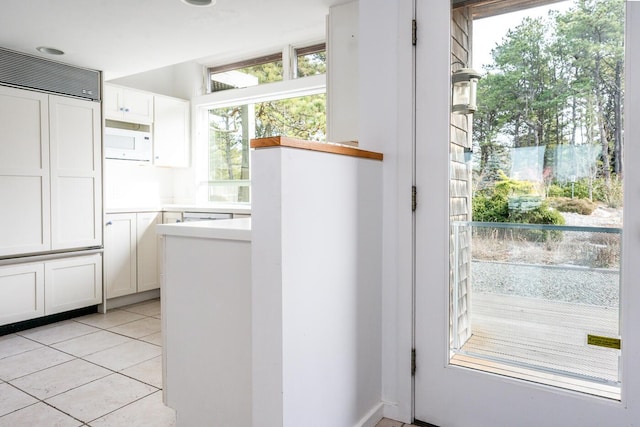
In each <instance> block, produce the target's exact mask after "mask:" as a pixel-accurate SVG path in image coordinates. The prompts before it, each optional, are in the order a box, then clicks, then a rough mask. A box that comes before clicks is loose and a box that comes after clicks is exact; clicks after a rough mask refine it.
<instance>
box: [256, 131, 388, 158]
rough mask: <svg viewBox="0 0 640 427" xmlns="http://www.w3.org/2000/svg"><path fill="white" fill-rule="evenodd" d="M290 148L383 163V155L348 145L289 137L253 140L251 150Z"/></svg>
mask: <svg viewBox="0 0 640 427" xmlns="http://www.w3.org/2000/svg"><path fill="white" fill-rule="evenodd" d="M268 147H289V148H300V149H302V150H311V151H321V152H324V153H333V154H340V155H343V156H352V157H361V158H365V159H372V160H380V161H382V158H383V156H382V153H376V152H373V151H366V150H361V149H359V148H354V147H350V146H347V145H341V144H336V143H332V142H315V141H305V140H303V139H296V138H289V137H287V136H273V137H268V138H256V139H252V140H251V148H268Z"/></svg>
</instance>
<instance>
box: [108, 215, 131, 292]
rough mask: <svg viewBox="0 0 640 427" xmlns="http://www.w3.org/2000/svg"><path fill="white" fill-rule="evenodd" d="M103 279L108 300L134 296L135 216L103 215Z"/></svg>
mask: <svg viewBox="0 0 640 427" xmlns="http://www.w3.org/2000/svg"><path fill="white" fill-rule="evenodd" d="M105 218H106V223H105V227H104V277H105V291H106V293H107V298H115V297H119V296H123V295H129V294H132V293H135V292H136V289H137V284H136V280H137V274H136V264H137V261H136V240H137V234H136V214H135V213H121V214H120V213H119V214H108V215H105Z"/></svg>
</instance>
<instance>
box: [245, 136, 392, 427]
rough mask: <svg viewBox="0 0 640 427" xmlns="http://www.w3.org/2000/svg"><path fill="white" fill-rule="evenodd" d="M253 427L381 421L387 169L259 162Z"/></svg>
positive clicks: (285, 159)
mask: <svg viewBox="0 0 640 427" xmlns="http://www.w3.org/2000/svg"><path fill="white" fill-rule="evenodd" d="M252 167H253V177H254V181H253V197H254V199H253V203H252V242H253V243H252V245H253V253H252V260H253V266H252V277H253V308H254V311H253V336H254V340H253V342H254V359H253V361H254V370H253V378H254V414H253V416H254V419H255V420H261V421H262V423H263V424H262V425H268V426H284V427H293V426H299V425H305V426H309V427H316V426H317V427H324V426H341V427H350V426H372V425H374V424H375V422H377V421H378V420H379V419H380V417H381V416H382V405H381V392H382V390H381V387H382V378H381V373H382V366H381V351H382V349H381V345H382V343H381V327H382V325H381V317H380V312H381V304H382V302H381V290H380V287H381V267H380V261H381V245H382V240H381V222H382V215H381V205H382V192H381V184H382V174H381V172H382V162H380V161H376V160H370V159H359V158H354V157H349V156H341V155H337V154H328V153H321V152H315V151H308V150H299V149H293V148H267V149H258V150H255V151H254V152H253V157H252Z"/></svg>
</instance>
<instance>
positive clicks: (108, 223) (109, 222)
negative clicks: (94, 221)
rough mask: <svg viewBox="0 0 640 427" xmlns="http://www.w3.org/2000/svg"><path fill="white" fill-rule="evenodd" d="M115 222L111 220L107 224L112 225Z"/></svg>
mask: <svg viewBox="0 0 640 427" xmlns="http://www.w3.org/2000/svg"><path fill="white" fill-rule="evenodd" d="M112 224H113V223H112V222H111V221H107V223H106V224H105V225H112Z"/></svg>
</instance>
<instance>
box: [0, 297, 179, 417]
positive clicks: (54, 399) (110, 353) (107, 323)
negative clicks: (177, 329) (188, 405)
mask: <svg viewBox="0 0 640 427" xmlns="http://www.w3.org/2000/svg"><path fill="white" fill-rule="evenodd" d="M161 345H162V343H161V337H160V301H159V300H154V301H148V302H143V303H140V304H135V305H131V306H127V307H123V308H121V309H115V310H111V311H109V313H107V314H105V315H103V314H90V315H87V316H83V317H78V318H75V319H72V320H66V321H63V322H58V323H53V324H51V325H46V326H41V327H39V328H34V329H29V330H26V331H22V332H18V333H15V334H11V335H5V336H3V337H0V427H5V426H6V427H9V426H11V427H19V426H25V427H27V426H29V427H31V426H56V427H66V426H69V427H74V426H75V427H77V426H92V427H116V426H117V427H121V426H127V427H128V426H150V427H151V426H152V427H168V426H175V413H174V411H173V410H171V409H170V408H167V407H166V406H164V405H163V404H162V370H161V369H162V367H161V366H162V361H161V355H162V347H161Z"/></svg>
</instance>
